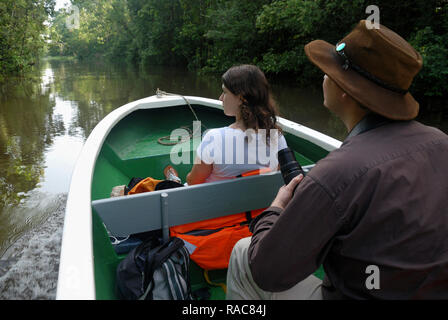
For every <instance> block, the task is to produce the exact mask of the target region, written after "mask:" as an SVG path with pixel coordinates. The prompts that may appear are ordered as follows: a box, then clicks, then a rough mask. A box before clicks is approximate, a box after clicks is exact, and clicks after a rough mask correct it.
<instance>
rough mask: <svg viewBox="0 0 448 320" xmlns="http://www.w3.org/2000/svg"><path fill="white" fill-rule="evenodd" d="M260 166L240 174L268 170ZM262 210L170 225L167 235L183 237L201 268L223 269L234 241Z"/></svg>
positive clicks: (243, 233) (245, 231) (245, 235)
mask: <svg viewBox="0 0 448 320" xmlns="http://www.w3.org/2000/svg"><path fill="white" fill-rule="evenodd" d="M269 171H270V170H269V168H262V169H257V170H253V171H249V172H246V173H243V174H241V175H239V176H237V177H248V176H253V175H258V174H261V173H265V172H269ZM263 211H264V209H258V210H252V211H248V212H242V213H237V214H231V215H228V216H224V217H218V218H213V219H208V220H203V221H198V222H192V223H187V224H183V225H180V226H175V227H171V228H170V235H171V236H172V237H178V238H181V239H182V240H184V242H185V243H186V247H187V249H189V251H190V258H191V259H192V260H193V261H194V262H196V264H198V265H199V266H200V267H201V268H203V269H205V270H214V269H225V268H227V267H228V264H229V259H230V255H231V253H232V249H233V247H234V246H235V243H236V242H238V240H240V239H242V238H246V237H250V236H251V235H252V233H251V232H250V231H249V223H250V221H251V220H252V219H253V218H255V217H256V216H257V215H259V214H260V213H261V212H263Z"/></svg>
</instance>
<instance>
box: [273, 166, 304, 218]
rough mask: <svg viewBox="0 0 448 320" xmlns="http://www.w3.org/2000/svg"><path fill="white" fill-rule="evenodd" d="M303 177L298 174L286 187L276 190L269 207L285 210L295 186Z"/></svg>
mask: <svg viewBox="0 0 448 320" xmlns="http://www.w3.org/2000/svg"><path fill="white" fill-rule="evenodd" d="M302 179H303V175H302V174H299V175H298V176H297V177H295V178H294V179H292V180H291V182H289V183H288V185H286V186H283V187H281V188H280V190H278V193H277V196H276V197H275V199H274V201H273V202H272V204H271V207H278V208H281V209H285V207H286V205H287V204H288V203H289V201H291V198H292V195H293V191H294V189H295V188H296V186H297V185H298V184H299V183H300V181H302Z"/></svg>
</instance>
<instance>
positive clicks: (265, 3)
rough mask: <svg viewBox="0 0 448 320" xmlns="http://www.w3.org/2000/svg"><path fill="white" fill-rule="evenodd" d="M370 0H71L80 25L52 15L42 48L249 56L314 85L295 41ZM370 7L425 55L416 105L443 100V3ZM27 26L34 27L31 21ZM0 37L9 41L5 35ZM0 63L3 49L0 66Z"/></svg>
mask: <svg viewBox="0 0 448 320" xmlns="http://www.w3.org/2000/svg"><path fill="white" fill-rule="evenodd" d="M5 3H7V4H8V5H9V6H11V5H12V3H16V2H15V1H12V0H7V1H6V2H5ZM17 3H22V4H23V3H36V4H39V6H43V8H44V9H41V10H47V11H48V8H50V7H51V3H52V0H34V1H32V0H19V1H17ZM49 4H50V5H49ZM370 4H372V3H371V1H365V0H339V1H333V0H276V1H272V0H251V1H241V0H194V1H191V0H96V1H90V0H72V5H73V6H76V8H77V9H79V20H78V22H79V26H77V27H73V26H72V27H68V24H67V22H68V21H73V19H74V18H76V17H75V16H74V15H75V13H76V12H75V11H71V10H68V9H61V10H59V11H57V12H51V13H52V18H51V26H50V27H49V30H48V38H49V39H50V41H49V44H48V52H49V54H50V55H52V56H75V57H77V58H78V59H80V60H82V59H92V58H93V59H99V58H101V59H108V60H111V61H113V62H120V63H121V62H127V63H131V64H133V65H141V66H148V65H176V66H185V67H188V68H189V69H190V70H197V71H199V72H218V73H221V72H223V71H224V70H226V69H227V68H229V67H230V66H232V65H234V64H239V63H253V64H257V65H258V66H260V67H261V68H262V69H263V70H264V71H265V72H266V73H267V74H268V75H269V76H275V75H281V76H288V77H291V79H294V80H295V82H297V84H298V85H299V86H306V85H313V84H318V83H320V82H321V76H322V75H321V73H320V71H319V70H318V69H317V68H315V67H314V66H313V65H312V64H311V63H310V62H309V61H308V59H307V58H306V56H305V53H304V51H303V46H304V45H305V44H306V43H308V42H309V41H312V40H314V39H324V40H326V41H328V42H330V43H336V42H337V41H339V40H340V39H341V38H343V36H344V35H345V34H347V33H348V32H349V31H350V30H351V29H352V28H353V27H354V26H355V25H356V23H357V22H358V21H359V20H361V19H367V18H368V17H369V15H370V13H366V8H367V6H368V5H370ZM375 5H376V6H378V8H379V10H380V15H379V16H380V22H381V23H382V24H383V25H386V26H387V27H389V28H391V29H392V30H394V31H396V32H398V33H399V34H400V35H401V36H403V37H404V38H405V39H406V40H408V41H409V42H410V43H411V44H412V45H413V46H414V47H415V48H416V49H417V50H418V51H419V52H420V53H421V54H422V56H423V59H424V68H423V70H422V72H420V74H419V75H418V76H417V78H416V79H415V82H414V84H413V86H412V88H411V92H412V93H413V94H414V95H415V96H416V97H417V98H418V99H419V100H420V101H422V102H423V103H422V105H424V106H426V107H428V108H430V109H431V108H435V106H439V107H440V106H441V105H442V104H443V101H446V98H448V59H447V57H448V1H447V0H408V1H400V2H391V1H387V0H377V1H375ZM3 7H5V5H3V4H2V7H1V8H3ZM8 8H9V7H8ZM45 8H46V9H45ZM0 10H3V9H0ZM8 10H9V9H8ZM22 10H25V9H22ZM0 12H1V14H3V12H4V10H3V11H0ZM42 12H44V11H42ZM38 17H40V15H38ZM24 19H25V18H24ZM30 20H33V21H36V22H35V24H38V22H39V21H40V20H39V19H37V20H36V19H29V18H28V20H24V21H23V23H21V24H22V25H27V24H29V23H30ZM2 21H3V20H2ZM2 23H3V22H2ZM72 23H73V22H72ZM30 28H31V27H30ZM11 30H12V29H11ZM32 30H35V32H38V31H37V30H38V28H37V27H33V28H32ZM39 30H40V29H39ZM39 32H40V31H39ZM17 34H18V35H22V36H21V38H20V36H18V38H19V39H24V38H26V39H29V38H30V37H25V36H23V34H24V32H23V31H21V32H18V33H17ZM25 34H26V33H25ZM6 39H9V38H6ZM1 41H9V42H11V41H10V40H3V37H2V40H1ZM19 42H20V41H19ZM2 48H3V46H2ZM21 50H23V49H21V47H20V46H18V44H17V43H15V47H14V49H12V51H11V54H10V55H11V56H14V57H16V59H15V60H14V59H13V61H14V62H13V63H12V62H8V63H7V66H8V67H7V68H6V69H3V67H2V72H3V70H6V71H8V70H15V69H17V68H20V67H23V66H24V65H25V64H26V63H28V60H29V58H27V57H28V56H27V55H24V56H22V55H20V54H18V53H17V52H21ZM4 51H5V50H4ZM6 51H8V50H6ZM34 51H36V50H34ZM27 52H30V53H31V52H32V50H30V51H27ZM17 57H19V58H17ZM10 60H11V59H9V60H8V61H10ZM5 61H6V60H4V59H3V51H2V60H1V64H4V62H5Z"/></svg>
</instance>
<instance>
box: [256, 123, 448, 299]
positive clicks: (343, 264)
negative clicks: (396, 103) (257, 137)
mask: <svg viewBox="0 0 448 320" xmlns="http://www.w3.org/2000/svg"><path fill="white" fill-rule="evenodd" d="M251 231H252V232H253V237H252V242H251V245H250V248H249V265H250V268H251V271H252V274H253V278H254V280H255V282H256V283H257V284H258V285H259V287H260V288H261V289H263V290H266V291H273V292H276V291H283V290H286V289H289V288H291V287H292V286H294V285H295V284H296V283H298V282H299V281H301V280H303V279H305V278H306V277H307V276H309V275H310V274H312V273H313V272H314V271H316V269H317V268H318V267H319V266H320V265H321V264H323V266H324V269H325V273H326V279H325V280H324V287H323V294H324V298H326V299H332V298H333V299H334V298H355V299H366V298H378V299H448V136H447V135H445V134H444V133H442V132H441V131H439V130H438V129H435V128H432V127H428V126H424V125H422V124H421V123H419V122H416V121H405V122H391V123H388V124H385V125H382V126H380V127H377V128H375V129H372V130H370V131H367V132H364V133H361V134H359V135H356V136H354V137H350V138H348V139H346V140H345V141H344V143H343V144H342V146H341V148H339V149H337V150H335V151H333V152H331V153H330V154H329V155H328V156H327V157H326V158H324V159H322V160H321V161H319V162H318V163H317V164H316V166H315V167H314V168H313V169H312V170H311V171H310V172H309V174H308V175H307V176H306V177H305V178H304V179H303V180H302V182H301V183H300V184H299V186H298V187H297V189H296V191H295V193H294V196H293V198H292V200H291V201H290V202H289V204H288V205H287V207H286V208H285V209H284V210H281V209H279V208H275V207H271V208H268V209H267V210H266V211H265V212H264V213H263V214H262V215H260V216H259V217H257V219H255V220H254V221H253V222H252V224H251Z"/></svg>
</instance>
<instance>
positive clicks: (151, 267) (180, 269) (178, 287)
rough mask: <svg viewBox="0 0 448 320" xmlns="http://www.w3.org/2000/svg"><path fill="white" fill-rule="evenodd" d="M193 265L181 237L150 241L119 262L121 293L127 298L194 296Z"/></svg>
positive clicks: (178, 297)
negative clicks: (190, 266)
mask: <svg viewBox="0 0 448 320" xmlns="http://www.w3.org/2000/svg"><path fill="white" fill-rule="evenodd" d="M189 265H190V256H189V254H188V251H187V249H186V248H185V246H184V242H183V241H182V240H181V239H179V238H175V237H172V238H170V239H169V241H167V242H166V243H163V244H161V243H160V240H158V239H151V240H149V241H146V242H144V243H142V244H140V245H139V246H138V247H136V248H134V249H133V250H132V251H131V252H130V253H129V254H128V255H127V256H126V258H125V259H124V260H123V261H121V262H120V264H119V265H118V267H117V290H118V295H119V297H120V298H121V299H126V300H191V299H192V295H191V286H190V279H189Z"/></svg>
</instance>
